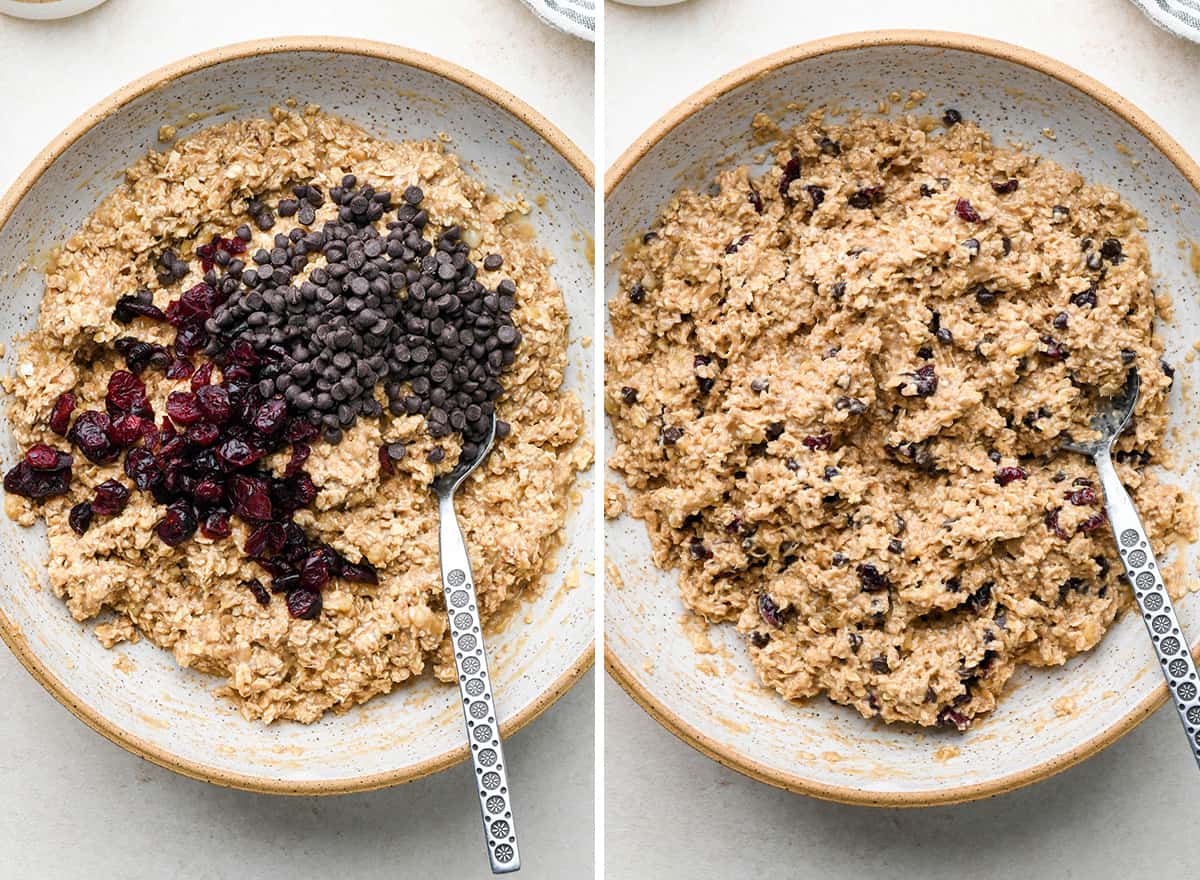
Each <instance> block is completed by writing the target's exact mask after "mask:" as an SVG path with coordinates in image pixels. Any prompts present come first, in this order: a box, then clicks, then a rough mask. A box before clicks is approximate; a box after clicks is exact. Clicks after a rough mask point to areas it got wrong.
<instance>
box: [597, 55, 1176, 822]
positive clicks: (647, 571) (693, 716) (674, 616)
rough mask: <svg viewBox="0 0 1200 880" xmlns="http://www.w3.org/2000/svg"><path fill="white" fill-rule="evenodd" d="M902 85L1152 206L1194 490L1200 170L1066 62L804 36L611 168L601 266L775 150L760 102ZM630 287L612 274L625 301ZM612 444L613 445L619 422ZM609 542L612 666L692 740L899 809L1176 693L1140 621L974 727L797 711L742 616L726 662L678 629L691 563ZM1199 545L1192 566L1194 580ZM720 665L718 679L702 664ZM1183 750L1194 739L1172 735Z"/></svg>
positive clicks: (785, 112) (1097, 739)
mask: <svg viewBox="0 0 1200 880" xmlns="http://www.w3.org/2000/svg"><path fill="white" fill-rule="evenodd" d="M892 91H898V92H899V93H900V94H901V95H902V96H903V97H904V98H907V97H908V96H909V94H910V92H913V91H921V92H924V93H925V94H926V95H927V96H928V97H927V98H926V99H925V102H924V103H923V104H922V105H921V106H920V108H919V109H917V110H916V111H915V112H917V113H930V114H936V115H939V116H940V115H941V113H942V111H943V109H944V108H946V107H955V108H957V109H959V110H960V111H961V112H962V113H963V115H964V116H966V117H969V118H971V119H973V120H975V121H976V122H978V123H979V124H980V125H981V126H982V127H983V128H984V129H986V130H988V131H990V132H991V134H992V135H993V137H994V138H995V139H996V140H997V141H998V142H1000V143H1004V142H1006V141H1007V140H1008V139H1010V138H1011V139H1015V140H1018V141H1021V142H1023V143H1025V144H1027V145H1029V147H1030V149H1032V150H1033V151H1035V152H1037V153H1040V154H1042V155H1043V156H1046V157H1048V158H1052V159H1054V160H1055V161H1057V162H1059V163H1060V164H1061V165H1063V166H1065V167H1068V168H1078V169H1079V170H1080V171H1081V172H1082V173H1083V174H1084V176H1085V177H1086V178H1088V179H1089V180H1092V181H1097V182H1103V183H1107V184H1109V185H1111V186H1113V187H1115V188H1117V189H1119V190H1120V192H1121V193H1122V194H1123V195H1124V196H1125V198H1126V199H1128V200H1129V201H1130V202H1131V203H1132V204H1134V205H1135V206H1136V207H1137V208H1138V209H1139V210H1140V211H1141V212H1142V213H1143V214H1144V215H1145V217H1146V220H1147V223H1148V229H1147V232H1146V236H1147V239H1148V240H1149V242H1150V245H1151V250H1152V259H1153V265H1154V268H1155V270H1156V272H1157V275H1158V282H1157V284H1158V287H1159V289H1160V290H1162V291H1164V292H1165V291H1170V292H1171V294H1172V296H1173V299H1174V302H1175V309H1176V315H1175V320H1174V321H1173V322H1172V323H1171V324H1169V325H1164V326H1162V327H1161V328H1160V331H1161V332H1162V334H1163V336H1164V338H1165V341H1166V344H1167V356H1168V359H1169V360H1170V361H1171V362H1172V363H1173V364H1176V365H1178V369H1179V380H1177V381H1176V383H1175V390H1174V392H1173V395H1172V406H1173V412H1174V415H1173V421H1172V425H1173V426H1174V427H1176V428H1178V434H1175V435H1172V436H1173V437H1175V438H1176V440H1175V442H1176V443H1178V444H1180V445H1179V446H1177V447H1176V448H1175V449H1174V452H1175V453H1176V458H1177V460H1178V461H1179V462H1180V463H1181V464H1182V465H1186V466H1187V469H1186V470H1184V471H1182V472H1178V473H1173V474H1170V475H1169V477H1170V480H1171V481H1172V482H1175V483H1177V484H1180V485H1182V486H1183V487H1184V488H1185V489H1188V490H1190V491H1192V492H1194V491H1195V489H1196V487H1197V480H1198V471H1197V466H1196V465H1195V462H1197V460H1198V459H1200V455H1198V453H1200V438H1198V437H1197V436H1196V433H1195V430H1194V429H1195V424H1196V416H1197V407H1196V403H1195V401H1194V400H1193V398H1192V394H1191V391H1190V389H1192V388H1193V382H1194V380H1195V377H1196V374H1197V370H1196V367H1195V365H1194V364H1192V363H1189V362H1188V361H1187V360H1186V359H1185V357H1184V355H1185V353H1187V352H1189V351H1190V350H1191V347H1192V343H1193V341H1194V340H1195V339H1196V336H1197V328H1200V302H1198V301H1197V300H1196V298H1194V297H1193V296H1192V295H1191V292H1192V291H1194V290H1195V289H1196V287H1197V284H1198V283H1200V279H1198V278H1197V274H1196V269H1195V266H1194V265H1193V264H1192V262H1191V261H1192V260H1193V259H1195V258H1194V257H1193V256H1192V253H1193V251H1192V249H1191V248H1192V247H1194V245H1193V246H1185V247H1181V246H1180V243H1181V242H1184V241H1189V240H1192V239H1194V238H1195V236H1196V235H1197V232H1196V230H1197V229H1200V191H1198V190H1200V167H1197V165H1196V163H1195V162H1194V161H1192V160H1191V159H1190V158H1188V157H1187V156H1186V155H1184V154H1183V152H1182V150H1180V148H1179V146H1178V145H1177V144H1175V143H1174V142H1173V141H1172V140H1171V139H1170V138H1169V137H1168V136H1167V135H1166V134H1165V133H1164V132H1163V131H1162V130H1161V129H1160V128H1158V127H1157V126H1156V125H1155V124H1154V123H1153V122H1151V121H1150V120H1149V119H1147V118H1146V117H1145V115H1144V114H1142V113H1141V112H1140V111H1138V110H1137V109H1135V108H1134V107H1132V106H1131V105H1129V104H1128V103H1127V102H1126V101H1124V100H1123V99H1121V98H1119V97H1118V96H1116V95H1114V94H1113V93H1111V92H1109V91H1108V90H1107V89H1105V88H1104V87H1103V86H1101V85H1099V84H1098V83H1096V82H1094V81H1092V80H1090V79H1088V78H1087V77H1084V76H1083V75H1082V74H1079V73H1077V72H1075V71H1073V70H1070V69H1069V68H1067V67H1065V66H1063V65H1061V64H1059V63H1057V62H1054V61H1052V60H1050V59H1047V58H1044V57H1042V56H1038V55H1035V54H1033V53H1031V52H1027V51H1025V50H1022V49H1018V48H1016V47H1013V46H1009V45H1006V44H1001V43H996V42H993V41H989V40H984V39H980V38H975V37H967V36H961V35H956V34H940V33H932V32H880V33H872V34H857V35H850V36H845V37H837V38H833V39H830V40H824V41H820V42H817V43H812V44H808V45H805V46H800V47H797V48H795V49H790V50H786V51H784V52H782V53H779V54H777V55H773V56H770V57H768V58H764V59H761V60H760V61H758V62H755V63H754V64H751V65H749V66H747V67H745V68H742V69H741V70H738V71H735V72H734V73H732V74H729V75H728V76H726V77H724V78H722V79H721V80H718V81H717V82H716V83H714V84H712V85H710V86H709V87H707V88H706V89H704V90H703V91H701V92H700V93H698V94H697V95H695V96H693V97H692V98H689V99H688V100H687V101H685V102H684V103H683V104H681V105H680V106H679V107H677V108H676V109H675V110H673V111H672V112H671V113H670V114H668V115H667V116H666V117H664V118H663V119H662V120H660V121H659V122H658V123H656V125H655V126H654V127H652V128H651V129H650V131H648V132H647V133H646V134H645V135H643V136H642V137H641V138H639V139H638V141H636V142H635V144H634V145H633V146H632V147H631V148H630V150H629V151H628V152H627V153H626V154H625V155H624V156H623V157H621V159H619V160H618V161H617V163H616V164H615V165H614V167H613V168H612V169H611V170H610V172H609V178H608V183H607V214H606V216H607V219H606V229H605V240H606V248H607V252H606V254H605V266H606V267H613V266H615V261H616V260H618V259H619V254H620V249H621V247H622V245H623V244H624V243H625V242H626V241H628V240H629V239H630V237H631V236H634V235H640V234H641V233H642V232H644V231H645V230H646V229H647V228H649V227H650V224H651V222H652V221H653V220H654V218H655V216H656V215H657V213H658V212H659V211H660V209H661V208H662V207H663V206H664V204H665V203H666V202H667V200H668V199H669V198H670V197H671V195H672V194H673V193H674V192H676V191H677V190H678V189H679V188H681V187H682V186H685V185H686V186H691V187H693V188H695V187H697V186H702V185H704V184H705V183H707V182H708V181H709V180H710V179H711V177H712V174H713V171H714V169H715V168H716V167H717V166H718V164H722V165H723V164H725V163H728V164H734V165H737V164H747V163H748V164H751V165H754V164H756V163H757V162H758V161H760V160H761V159H762V158H763V156H764V153H765V152H766V151H765V149H764V147H763V146H762V145H761V144H756V143H754V142H753V141H752V140H751V138H750V136H749V123H750V120H751V118H752V117H753V116H754V114H755V113H757V112H759V111H765V112H767V113H769V114H771V115H772V116H773V117H774V118H776V119H778V120H780V121H781V122H782V124H783V126H784V127H785V128H786V127H787V125H788V121H789V120H792V121H793V122H794V121H795V120H797V119H798V118H799V114H800V112H801V111H799V110H797V109H796V106H795V105H796V104H799V105H800V106H803V107H808V108H810V109H815V108H816V107H820V106H822V105H827V106H831V107H840V108H845V109H861V110H865V111H868V112H875V108H876V106H877V105H878V103H879V101H880V100H886V96H887V95H888V93H889V92H892ZM793 102H794V103H793ZM896 106H897V105H893V108H895V107H896ZM892 112H899V111H898V110H896V109H893V111H892ZM615 286H616V272H615V271H610V272H609V285H608V294H609V295H610V296H611V295H613V292H614V291H615ZM607 442H608V443H609V444H610V448H611V443H612V438H611V432H610V433H609V436H608V438H607ZM609 478H610V479H619V478H617V477H615V476H613V475H610V477H609ZM607 545H608V551H607V552H608V556H609V560H610V561H611V563H612V564H613V565H615V566H616V568H617V570H618V571H619V573H620V576H621V579H622V581H623V586H622V587H620V588H616V587H615V585H614V584H613V583H611V582H610V583H609V584H608V590H607V607H606V639H607V657H608V665H609V669H610V671H611V672H612V673H613V674H614V675H615V676H616V678H617V679H618V680H619V681H620V682H621V683H622V684H623V685H624V686H625V687H626V689H627V690H629V692H630V693H631V694H632V695H633V696H634V697H635V699H637V700H638V701H639V702H640V703H641V704H642V705H643V707H645V708H646V709H647V710H648V711H649V712H650V713H651V714H652V715H654V716H655V717H656V718H657V719H658V720H659V721H660V722H662V723H663V724H664V725H665V726H667V727H668V728H669V729H671V730H672V731H673V732H674V733H676V734H677V735H679V736H680V737H681V738H683V739H684V740H686V741H687V742H689V743H691V744H692V745H694V746H696V747H697V748H699V749H701V750H702V751H704V752H705V753H707V754H709V755H710V756H712V757H714V758H715V759H717V760H719V761H721V762H723V763H725V764H727V765H729V766H731V767H734V768H735V769H738V770H741V771H742V772H744V773H747V774H748V775H750V776H753V777H755V778H758V779H761V780H763V781H766V782H770V783H773V784H775V785H779V786H783V787H786V788H790V789H792V790H795V791H800V792H804V793H808V794H813V795H817V796H820V797H826V798H832V799H836V800H842V801H848V802H856V803H867V804H888V805H901V806H905V805H920V804H931V803H947V802H953V801H961V800H968V799H971V798H975V797H982V796H985V795H988V794H994V793H997V792H1000V791H1006V790H1009V789H1012V788H1015V787H1018V786H1020V785H1024V784H1027V783H1029V782H1032V781H1035V780H1037V779H1041V778H1044V777H1046V776H1048V775H1050V774H1051V773H1053V772H1055V771H1057V770H1060V769H1062V768H1064V767H1067V766H1069V765H1071V764H1073V763H1075V762H1076V761H1079V760H1082V759H1083V758H1085V757H1087V756H1088V755H1090V754H1092V753H1094V752H1095V751H1097V750H1098V749H1100V748H1102V747H1103V746H1105V745H1107V744H1108V743H1111V742H1112V741H1113V740H1115V739H1116V738H1117V737H1118V736H1120V735H1121V734H1122V733H1124V732H1125V731H1127V730H1129V729H1130V728H1131V727H1133V726H1134V725H1135V724H1136V723H1137V722H1138V721H1140V720H1141V719H1142V718H1143V717H1145V716H1146V715H1147V714H1148V713H1149V712H1150V711H1152V710H1153V709H1154V708H1155V707H1157V706H1158V705H1160V704H1161V702H1162V700H1163V699H1164V697H1165V687H1164V685H1163V681H1162V676H1161V674H1160V673H1159V670H1158V667H1157V663H1156V661H1155V659H1154V653H1153V651H1152V649H1151V644H1150V642H1149V640H1148V638H1147V635H1146V631H1145V628H1144V627H1143V625H1142V623H1141V622H1140V621H1139V620H1138V618H1137V616H1136V615H1130V616H1126V617H1125V618H1124V619H1123V620H1121V621H1120V622H1119V623H1117V624H1116V625H1115V626H1114V627H1113V628H1112V630H1111V631H1110V632H1109V633H1108V635H1107V636H1106V637H1105V638H1104V640H1103V641H1102V642H1101V644H1100V645H1099V646H1098V647H1097V648H1096V649H1095V650H1094V651H1092V652H1091V653H1089V654H1086V655H1083V656H1080V657H1077V658H1075V659H1074V660H1072V661H1071V662H1070V663H1068V664H1067V665H1065V666H1063V667H1059V668H1055V669H1049V670H1033V669H1028V668H1023V669H1021V670H1020V671H1019V672H1018V674H1017V675H1016V677H1015V678H1014V680H1013V683H1012V684H1011V685H1010V687H1009V693H1008V694H1007V695H1006V696H1005V698H1004V699H1003V700H1002V701H1001V702H1000V705H999V707H998V709H997V710H996V712H995V713H994V714H993V715H991V716H989V717H986V718H984V719H982V720H981V721H980V722H979V723H978V724H977V726H976V727H975V728H974V729H972V730H971V731H969V732H968V733H966V734H958V733H954V732H948V731H936V732H929V731H926V732H920V731H916V730H914V729H911V728H903V727H895V726H893V727H889V726H885V725H883V724H880V723H878V722H870V721H867V720H865V719H863V718H862V717H861V716H860V715H859V714H858V713H857V712H856V711H854V710H853V709H848V708H846V707H842V706H836V705H834V704H832V703H830V702H829V701H827V700H825V699H818V700H812V701H810V702H808V703H807V704H805V705H793V704H790V703H787V702H785V701H783V700H781V699H780V698H779V697H778V696H777V695H776V693H775V692H774V691H768V690H766V689H764V688H762V687H761V686H759V685H758V683H757V678H756V676H755V673H754V671H753V669H752V668H751V666H750V663H749V660H748V658H747V656H746V653H745V649H744V647H743V640H742V638H741V636H739V635H738V634H737V633H736V632H735V631H733V629H732V627H725V626H715V627H713V628H712V629H711V631H710V637H711V639H712V641H713V643H714V645H715V647H716V649H717V653H716V654H715V655H710V654H705V655H699V654H697V653H696V652H695V651H694V650H693V646H692V642H691V640H690V639H689V638H688V637H687V634H686V633H685V632H684V631H683V629H682V628H681V625H680V618H681V615H683V614H684V608H683V605H682V603H681V601H680V599H679V595H678V586H677V573H676V572H663V571H660V570H657V569H655V568H654V567H653V565H652V564H651V563H650V562H649V555H650V544H649V541H648V539H647V537H646V533H645V528H644V526H643V524H642V523H640V522H637V521H635V520H632V519H630V518H629V517H627V516H626V517H622V518H620V519H618V520H616V521H615V522H613V523H611V524H610V526H609V529H608V542H607ZM1192 550H1193V551H1194V550H1195V548H1192ZM1195 555H1196V554H1195V553H1194V552H1192V553H1191V554H1189V559H1188V567H1187V571H1188V572H1189V573H1192V575H1191V576H1192V577H1194V572H1195V571H1196V560H1195ZM1179 613H1180V618H1181V620H1182V623H1183V628H1184V630H1185V631H1186V632H1188V633H1190V634H1191V636H1192V638H1193V639H1197V638H1200V597H1197V596H1196V595H1194V594H1193V595H1191V596H1188V597H1187V598H1185V599H1184V600H1183V601H1182V602H1180V603H1179ZM1194 644H1195V642H1193V645H1194ZM704 661H707V662H708V663H709V664H711V666H712V667H715V669H716V670H719V672H718V674H705V672H704V671H702V670H701V669H699V668H698V665H699V664H701V663H703V662H704ZM1056 709H1057V711H1056ZM1186 747H1187V746H1186V744H1185V743H1184V741H1183V739H1182V736H1180V738H1179V739H1178V740H1172V741H1168V742H1164V743H1163V744H1162V748H1163V749H1177V750H1179V751H1180V752H1182V751H1183V750H1184V749H1185V748H1186Z"/></svg>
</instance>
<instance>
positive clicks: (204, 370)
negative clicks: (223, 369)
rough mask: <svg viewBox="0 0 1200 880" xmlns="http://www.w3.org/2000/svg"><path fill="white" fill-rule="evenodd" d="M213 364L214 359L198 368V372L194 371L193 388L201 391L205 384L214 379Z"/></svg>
mask: <svg viewBox="0 0 1200 880" xmlns="http://www.w3.org/2000/svg"><path fill="white" fill-rule="evenodd" d="M212 374H213V365H212V361H206V362H204V363H202V364H201V365H200V366H199V367H197V368H196V372H194V373H192V390H193V391H199V390H200V389H201V388H203V387H204V386H205V385H208V384H209V383H210V382H211V381H212Z"/></svg>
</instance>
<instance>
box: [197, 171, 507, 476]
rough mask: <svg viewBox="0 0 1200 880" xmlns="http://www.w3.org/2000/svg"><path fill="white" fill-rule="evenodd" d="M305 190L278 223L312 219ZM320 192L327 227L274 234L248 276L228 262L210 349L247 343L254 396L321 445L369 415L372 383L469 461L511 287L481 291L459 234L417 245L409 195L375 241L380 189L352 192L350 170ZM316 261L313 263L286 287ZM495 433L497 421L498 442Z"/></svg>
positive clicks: (487, 400) (492, 384) (417, 195)
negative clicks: (307, 428)
mask: <svg viewBox="0 0 1200 880" xmlns="http://www.w3.org/2000/svg"><path fill="white" fill-rule="evenodd" d="M314 190H315V187H311V186H305V187H303V188H301V187H297V188H296V191H295V192H296V195H297V196H298V199H297V200H295V201H293V200H284V201H282V202H280V203H279V206H278V210H279V214H280V215H281V216H290V215H292V214H297V215H298V217H299V219H300V220H301V221H303V220H306V219H311V218H312V211H311V209H309V210H306V208H307V207H308V206H310V204H311V201H312V200H313V198H314V197H316V198H319V197H320V194H319V191H316V192H314ZM329 195H330V198H332V199H333V201H334V202H335V203H336V204H337V205H338V206H339V208H338V219H337V220H334V221H331V222H328V223H325V224H324V225H323V227H322V228H321V229H320V230H319V231H318V230H315V229H311V230H310V229H305V228H301V227H297V228H295V229H293V230H291V231H290V232H289V233H288V234H286V235H284V234H282V233H281V234H279V235H276V237H275V247H274V248H273V249H271V250H270V251H267V250H265V249H263V250H259V251H258V252H257V253H255V254H254V255H253V258H252V259H253V262H254V264H255V265H254V266H250V267H248V268H243V267H241V266H238V265H236V264H237V263H238V262H240V261H234V260H230V261H228V262H227V264H226V273H225V276H224V277H221V278H219V279H216V287H217V289H218V290H220V291H221V293H222V295H227V296H228V298H227V299H226V300H225V302H224V304H222V305H220V306H218V307H217V308H216V310H215V311H214V313H213V315H212V317H211V318H210V319H209V320H208V321H207V323H206V325H205V329H206V330H207V332H208V334H209V335H210V337H211V340H210V342H209V347H208V351H209V353H210V354H214V353H215V352H217V351H219V350H222V349H230V348H232V347H233V346H234V345H235V344H236V343H238V342H240V341H241V342H247V343H249V345H250V346H251V347H252V348H253V349H254V351H255V352H256V353H258V355H259V356H260V357H262V358H263V359H264V361H266V362H267V363H266V364H265V366H264V367H263V368H262V369H261V370H260V376H261V377H262V378H261V379H260V386H261V387H260V392H261V393H262V394H263V396H264V397H266V396H270V395H271V394H274V393H278V394H282V395H283V398H284V400H286V401H287V403H288V405H289V407H291V408H292V409H294V410H295V411H296V412H298V413H300V414H302V415H304V416H305V417H306V418H307V419H308V420H309V421H310V422H311V423H312V424H314V425H317V426H318V427H320V429H321V433H322V437H323V438H324V439H325V440H326V441H327V442H329V443H338V442H340V441H341V439H342V436H343V431H344V430H345V429H348V428H350V427H352V426H353V425H354V424H355V423H356V421H357V419H358V418H359V416H364V417H373V416H378V415H379V414H380V410H381V407H380V404H379V402H378V401H377V400H376V399H375V388H376V386H377V385H378V384H380V383H383V385H384V389H385V392H386V396H387V399H388V407H389V409H390V410H391V412H392V413H393V414H396V415H399V414H402V413H408V414H420V415H423V416H425V418H426V420H427V424H428V430H429V433H430V435H431V436H433V437H435V438H441V437H445V436H447V435H449V434H451V433H460V434H461V435H462V436H463V451H462V457H463V458H464V459H470V458H474V457H475V455H476V454H477V452H478V448H479V447H478V444H479V443H480V441H482V440H483V439H484V438H485V437H486V436H487V433H488V430H489V427H490V422H491V416H492V413H493V411H494V404H493V401H494V400H495V399H496V397H497V395H499V393H500V390H501V389H500V382H499V377H500V374H501V373H502V372H503V371H504V369H505V368H506V367H508V366H510V365H511V364H512V363H513V360H514V359H515V349H516V347H517V346H518V345H519V344H520V342H521V333H520V331H519V330H517V328H516V327H515V326H513V322H512V316H511V313H512V311H513V309H514V308H515V306H516V300H515V294H516V286H515V285H514V284H513V283H512V281H508V280H504V281H501V282H500V283H499V285H497V287H496V289H495V290H488V289H487V288H485V287H484V286H483V284H482V283H481V282H480V281H479V280H478V278H477V277H476V276H477V270H476V267H475V266H474V265H473V264H472V263H471V262H470V260H469V259H468V252H469V248H468V247H467V245H466V244H465V243H464V242H462V240H461V231H460V230H459V229H458V227H450V228H449V229H446V230H445V231H444V232H442V233H441V235H439V236H437V238H436V241H431V240H430V239H427V238H425V236H424V232H425V230H426V227H427V226H428V221H429V216H428V214H427V213H426V212H425V211H424V210H422V209H421V207H420V206H421V202H422V200H423V198H424V194H423V193H422V191H421V190H420V189H419V188H418V187H415V186H410V187H408V189H406V190H405V192H404V195H403V199H402V201H401V204H400V206H399V208H398V209H397V210H396V219H395V220H392V221H390V222H388V224H387V232H386V235H385V234H381V233H380V231H379V230H378V229H377V228H376V227H375V225H374V223H375V222H376V221H378V220H380V219H381V218H382V217H383V215H384V214H385V213H387V212H389V211H390V210H391V209H392V195H391V193H388V192H379V191H376V190H375V189H374V188H372V187H371V186H363V187H358V181H357V179H356V178H355V176H354V175H352V174H349V175H346V177H345V178H344V179H343V180H342V185H341V186H339V187H334V188H333V189H332V190H330V193H329ZM306 214H307V215H308V216H305V215H306ZM218 254H219V252H218ZM317 255H320V256H323V257H324V258H325V263H324V265H319V266H317V267H315V268H313V269H312V271H311V272H310V273H309V274H308V277H307V278H304V279H303V280H301V281H300V282H299V284H294V283H293V282H294V281H295V279H296V276H297V275H299V274H301V273H302V272H303V271H304V270H305V269H306V267H307V264H308V262H309V260H310V259H311V258H312V257H314V256H317ZM218 262H220V261H218ZM502 265H503V260H502V258H501V257H500V256H499V255H497V254H492V255H489V256H488V257H487V259H486V260H485V266H486V267H487V268H488V269H489V270H495V269H499V268H500V266H502ZM406 382H407V383H409V387H408V389H407V390H406V389H405V388H404V383H406ZM507 432H508V426H507V425H504V424H498V425H497V434H498V436H501V437H503V436H504V435H506V434H507ZM438 457H440V456H438Z"/></svg>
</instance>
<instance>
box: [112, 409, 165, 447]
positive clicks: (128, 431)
mask: <svg viewBox="0 0 1200 880" xmlns="http://www.w3.org/2000/svg"><path fill="white" fill-rule="evenodd" d="M147 423H149V424H150V425H153V424H154V423H153V422H152V421H148V420H147V419H143V418H142V417H141V416H135V415H132V414H131V413H121V415H119V416H117V417H116V418H115V419H113V420H112V424H111V425H110V426H109V429H108V436H109V438H110V439H111V440H112V441H113V443H116V444H117V445H118V446H132V445H133V444H134V443H136V442H137V441H138V440H140V439H142V437H144V436H145V431H146V425H147Z"/></svg>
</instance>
